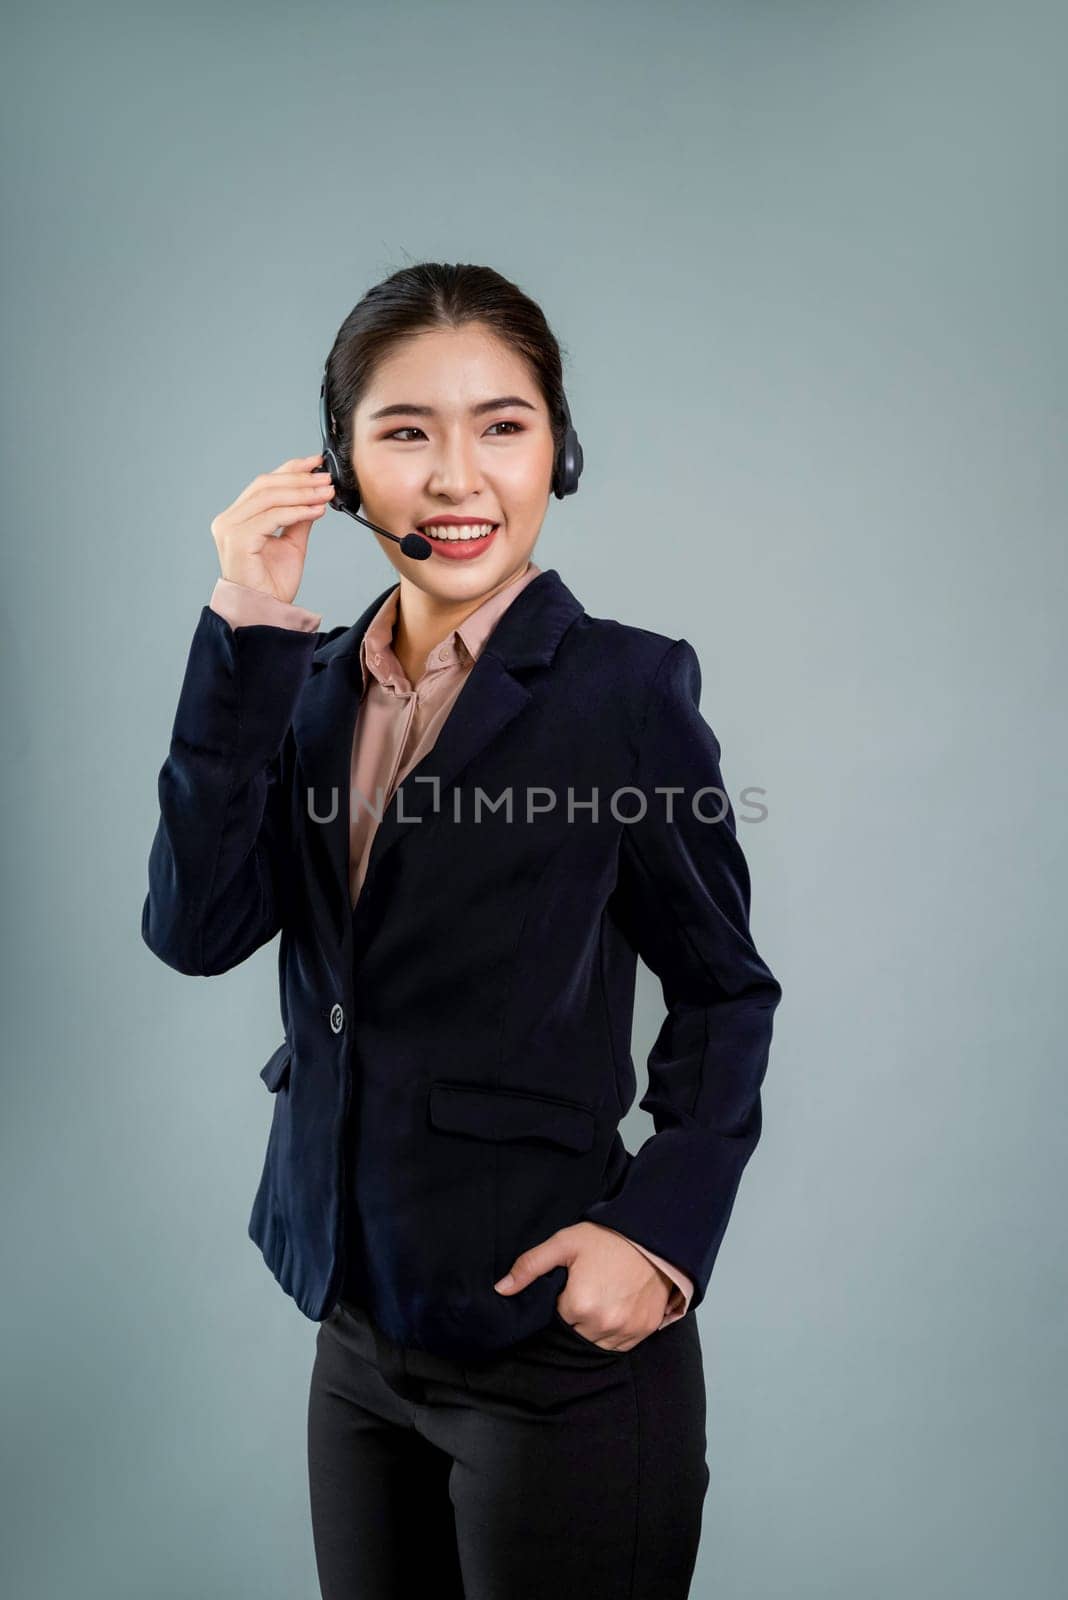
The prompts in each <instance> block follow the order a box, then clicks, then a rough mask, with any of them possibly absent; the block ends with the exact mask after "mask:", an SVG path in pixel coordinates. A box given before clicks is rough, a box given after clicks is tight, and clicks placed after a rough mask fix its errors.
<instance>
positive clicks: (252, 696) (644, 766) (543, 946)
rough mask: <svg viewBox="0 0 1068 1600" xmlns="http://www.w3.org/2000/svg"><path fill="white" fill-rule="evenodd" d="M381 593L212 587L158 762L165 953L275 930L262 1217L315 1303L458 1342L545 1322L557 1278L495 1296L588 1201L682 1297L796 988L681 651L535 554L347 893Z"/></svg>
mask: <svg viewBox="0 0 1068 1600" xmlns="http://www.w3.org/2000/svg"><path fill="white" fill-rule="evenodd" d="M392 587H393V585H392V584H391V585H389V587H388V588H387V589H384V590H383V591H382V593H381V594H380V595H378V596H377V597H376V598H375V599H374V600H372V601H371V603H370V605H369V606H368V607H367V609H366V611H365V612H364V613H363V615H362V616H361V617H360V618H359V620H358V621H357V622H355V623H354V624H353V625H352V626H351V627H339V628H333V629H331V630H330V631H329V632H327V633H302V632H297V631H294V630H292V629H288V628H276V627H268V626H263V625H257V626H249V627H242V628H238V629H233V628H231V627H230V625H229V623H228V622H226V621H225V619H224V618H223V617H221V616H219V615H218V614H217V613H216V612H214V611H213V610H212V609H211V608H210V606H205V607H204V608H203V610H202V612H201V614H200V619H199V622H198V624H197V627H196V631H195V633H194V635H193V640H192V645H191V648H190V652H189V657H188V662H187V666H186V671H185V677H184V681H183V684H182V689H181V695H180V698H179V703H178V709H177V713H176V716H175V720H174V726H173V734H172V739H171V745H170V752H169V754H168V756H167V759H166V761H165V763H164V765H163V768H162V770H161V772H160V775H159V806H160V817H159V824H158V827H157V830H156V834H155V838H154V839H153V842H152V847H151V853H150V857H149V867H148V883H149V887H148V894H147V897H146V899H145V902H144V910H143V915H142V924H141V927H142V934H143V937H144V940H145V942H146V944H147V945H148V946H149V948H150V949H151V950H152V951H154V953H155V954H156V955H157V956H158V957H159V958H160V959H161V960H162V961H164V962H166V963H167V965H168V966H170V967H173V968H174V969H175V970H176V971H178V972H183V973H190V974H199V975H209V974H214V973H222V972H227V971H228V970H230V969H231V968H232V967H235V966H236V965H237V964H238V963H239V962H241V961H244V960H245V959H246V957H248V956H249V955H251V954H252V952H253V951H254V950H257V949H258V948H259V947H260V946H261V945H264V944H266V943H267V942H268V940H270V939H273V938H274V937H275V935H276V934H279V933H280V935H281V938H280V941H279V948H278V973H279V987H280V1006H281V1017H282V1025H283V1028H284V1032H285V1039H284V1042H283V1043H282V1044H281V1045H280V1046H279V1048H278V1049H277V1050H275V1051H274V1053H273V1054H272V1056H271V1058H270V1060H269V1061H268V1062H267V1064H266V1066H265V1067H264V1068H263V1071H262V1076H263V1078H264V1081H265V1082H266V1084H267V1087H268V1089H270V1090H271V1091H272V1092H273V1094H274V1102H273V1105H274V1113H273V1118H272V1122H271V1128H270V1135H269V1139H268V1144H267V1153H266V1159H265V1162H264V1166H263V1174H262V1178H261V1181H260V1184H259V1189H258V1192H257V1194H256V1197H255V1201H254V1204H253V1208H252V1214H251V1217H250V1220H249V1233H250V1235H251V1237H252V1239H253V1240H254V1241H255V1242H256V1244H257V1245H258V1246H259V1248H260V1249H261V1250H262V1252H263V1255H264V1257H265V1259H266V1262H267V1265H268V1266H269V1267H270V1269H271V1271H272V1272H273V1273H274V1275H275V1277H276V1278H277V1279H278V1282H279V1283H280V1284H281V1286H282V1288H283V1289H284V1290H285V1291H286V1292H287V1293H288V1294H290V1295H292V1297H293V1299H294V1300H295V1301H296V1303H297V1305H298V1306H299V1307H300V1309H301V1311H303V1312H304V1314H305V1315H306V1316H308V1317H310V1318H312V1319H314V1320H317V1321H318V1320H322V1319H324V1318H325V1317H326V1316H328V1315H329V1313H330V1311H331V1310H332V1309H333V1307H334V1305H335V1304H336V1302H337V1300H338V1298H339V1296H340V1295H342V1293H344V1297H345V1298H346V1299H349V1298H352V1299H354V1300H356V1301H357V1302H358V1303H360V1304H362V1305H364V1306H365V1307H366V1309H367V1310H368V1311H369V1313H370V1314H371V1315H372V1317H373V1318H374V1320H375V1321H376V1322H377V1323H378V1325H379V1327H380V1328H381V1329H382V1330H383V1331H384V1332H385V1333H387V1334H388V1335H389V1336H390V1337H392V1338H394V1339H396V1340H398V1341H400V1342H401V1343H403V1344H405V1345H408V1346H410V1347H415V1348H420V1349H425V1350H430V1351H434V1352H437V1353H440V1354H443V1355H453V1356H456V1355H465V1354H466V1355H468V1356H472V1357H475V1356H478V1355H487V1356H488V1355H491V1354H493V1353H495V1352H497V1351H499V1350H501V1349H503V1348H504V1347H506V1346H507V1345H509V1344H512V1343H514V1342H515V1341H517V1340H519V1339H523V1338H526V1337H527V1336H529V1335H530V1334H532V1333H534V1332H536V1331H537V1330H539V1329H540V1328H542V1327H544V1326H545V1325H546V1324H547V1323H549V1322H550V1320H551V1319H552V1316H553V1312H554V1309H555V1303H556V1299H557V1297H558V1295H559V1294H560V1292H561V1290H562V1288H563V1286H564V1284H565V1282H566V1276H567V1274H566V1268H564V1267H560V1268H554V1269H553V1270H552V1271H551V1272H549V1273H547V1274H546V1275H545V1276H544V1277H542V1278H540V1279H538V1280H537V1281H536V1282H534V1283H533V1284H531V1285H529V1286H528V1287H527V1288H526V1289H525V1290H523V1291H522V1292H521V1293H519V1294H517V1295H513V1296H502V1295H499V1294H498V1293H497V1292H496V1290H495V1289H494V1288H493V1285H494V1283H495V1282H496V1280H497V1279H498V1278H499V1277H501V1276H502V1275H503V1273H504V1272H505V1271H506V1270H507V1269H508V1267H509V1266H510V1265H511V1263H512V1261H513V1260H514V1258H515V1257H516V1256H517V1255H518V1254H519V1253H520V1251H522V1250H524V1249H527V1248H529V1247H530V1246H532V1245H534V1244H536V1243H538V1242H540V1241H541V1240H543V1239H545V1238H546V1237H547V1236H548V1235H549V1234H551V1233H553V1232H554V1231H555V1230H556V1229H558V1228H561V1227H565V1226H567V1225H570V1224H572V1223H575V1222H578V1221H580V1220H582V1219H589V1220H591V1221H594V1222H600V1223H603V1224H605V1225H606V1226H608V1227H612V1228H616V1229H618V1230H619V1231H620V1232H621V1233H624V1234H626V1235H627V1236H628V1237H630V1238H631V1239H634V1240H636V1241H638V1242H639V1243H641V1244H643V1245H645V1246H646V1247H647V1248H648V1249H649V1250H652V1251H654V1252H655V1253H657V1254H658V1255H661V1256H664V1257H665V1258H666V1259H667V1260H669V1261H671V1262H674V1263H677V1264H678V1265H679V1266H680V1267H682V1268H683V1270H684V1271H685V1272H687V1273H689V1275H690V1277H691V1278H692V1279H693V1282H694V1295H693V1300H692V1302H691V1309H690V1314H692V1313H693V1311H694V1310H696V1308H697V1306H698V1305H699V1304H700V1303H701V1300H702V1299H703V1297H704V1294H705V1290H706V1288H707V1286H708V1281H709V1276H710V1274H711V1271H712V1266H713V1262H714V1260H715V1258H716V1254H717V1251H718V1249H719V1246H720V1242H721V1240H722V1238H723V1233H724V1229H725V1228H726V1225H727V1221H728V1218H729V1216H730V1212H731V1208H732V1206H733V1203H734V1199H735V1193H736V1191H737V1188H738V1184H739V1180H740V1178H741V1174H742V1169H743V1168H744V1166H745V1164H746V1162H747V1161H748V1159H749V1157H750V1155H751V1154H752V1151H753V1149H754V1147H755V1145H756V1143H757V1140H758V1138H759V1135H760V1123H761V1102H760V1086H761V1083H762V1081H763V1078H764V1073H765V1069H766V1066H767V1061H768V1051H769V1046H770V1042H771V1034H772V1014H773V1012H774V1010H775V1007H776V1005H777V1004H778V1001H779V999H780V996H781V989H780V986H779V984H778V982H777V981H776V979H775V978H774V977H773V976H772V974H771V972H770V971H769V969H768V967H767V965H766V964H765V963H764V961H762V960H761V957H760V956H759V954H758V953H757V950H756V948H755V946H754V944H753V940H752V937H751V935H750V931H749V925H748V921H749V900H750V886H749V874H748V870H747V867H746V862H745V859H744V856H743V854H742V850H741V847H740V845H739V843H738V840H737V837H736V830H735V819H734V813H733V810H732V809H731V806H730V802H729V800H727V799H726V798H725V796H724V794H723V780H722V777H721V774H720V767H719V756H720V747H719V743H718V741H717V739H716V736H715V734H714V733H713V731H712V729H711V728H710V727H709V726H708V724H707V723H706V722H705V721H704V719H703V718H702V716H701V713H700V711H699V708H698V705H699V697H700V689H701V674H700V667H699V664H698V660H697V656H696V654H695V652H694V650H693V647H692V646H691V645H690V644H689V643H688V642H687V641H686V640H685V639H679V640H673V639H671V638H669V637H666V636H665V635H663V634H659V633H654V632H651V631H649V630H646V629H644V628H637V627H631V626H627V625H625V624H623V623H620V622H616V621H613V620H610V619H607V618H601V617H592V616H589V615H588V614H587V613H586V611H585V610H584V609H583V607H582V605H581V603H580V602H579V601H578V600H577V599H576V598H575V596H574V595H573V594H572V593H571V591H570V590H569V589H568V588H567V586H566V584H564V582H563V581H562V579H561V578H560V576H559V574H558V573H557V572H556V571H555V570H554V569H552V568H549V569H547V570H546V571H544V572H542V573H540V574H539V576H538V577H537V578H535V579H534V580H533V581H532V582H531V583H530V584H528V585H527V587H526V588H525V589H524V590H523V591H522V592H521V593H520V594H519V595H517V597H516V598H515V600H513V601H512V603H511V604H510V606H509V607H508V609H507V610H506V611H505V612H504V613H503V615H502V617H501V618H500V620H499V621H498V623H497V624H496V626H495V627H494V629H493V631H492V633H491V634H490V636H489V638H488V640H487V642H486V645H485V647H484V649H483V651H482V653H481V654H480V655H479V657H478V659H477V661H476V662H475V664H474V666H473V667H472V669H471V671H470V673H469V675H468V677H467V680H466V681H465V683H464V685H463V688H462V689H461V691H460V694H459V696H458V698H457V700H456V702H455V704H454V706H453V708H452V711H451V712H450V714H449V716H448V718H447V719H446V721H445V723H444V724H443V726H442V728H441V731H440V733H439V734H438V737H437V740H436V742H435V744H434V746H433V748H432V749H431V750H430V751H428V752H427V754H426V755H425V756H424V758H423V759H422V760H421V761H420V762H419V764H418V765H417V766H416V767H415V768H414V769H413V770H412V771H411V772H410V773H409V774H408V776H407V777H406V778H405V780H404V782H403V784H402V785H401V786H400V787H399V789H398V790H397V792H396V794H395V795H394V796H393V798H392V800H391V802H390V804H389V806H388V807H387V808H386V809H385V813H384V816H383V820H382V822H381V824H380V825H379V827H378V829H377V832H376V833H375V836H374V839H373V843H372V847H371V852H370V859H369V863H368V870H367V875H366V878H365V880H364V884H363V887H362V889H361V892H360V894H359V897H358V899H357V901H356V905H355V908H353V907H352V906H351V904H350V900H349V876H348V850H349V804H350V787H349V786H350V761H351V754H352V743H353V732H354V727H355V718H356V714H357V711H358V708H359V700H360V693H361V688H362V677H361V670H360V655H359V647H360V641H361V639H362V637H363V634H364V631H365V629H366V627H367V625H368V623H369V622H370V620H371V618H372V616H373V615H374V613H375V612H376V611H377V609H378V607H379V606H380V605H381V603H382V601H383V600H384V599H385V597H386V595H387V594H388V593H389V590H390V589H391V588H392ZM665 786H668V787H674V790H675V792H674V793H673V794H672V795H671V796H668V795H666V794H665V793H664V792H663V790H664V787H665ZM368 799H369V800H370V801H371V802H372V803H374V802H376V800H377V797H376V796H369V797H368ZM669 804H670V809H669ZM509 812H510V814H509ZM717 818H718V819H719V820H716V819H717ZM639 955H640V956H641V957H642V959H643V960H644V961H645V962H646V963H647V964H648V966H649V967H650V968H651V969H652V970H653V972H654V973H656V974H657V975H658V977H659V978H660V980H661V984H662V988H663V994H664V1001H665V1004H666V1007H667V1014H666V1016H665V1018H664V1022H663V1025H662V1027H661V1028H660V1031H659V1035H658V1037H657V1039H656V1042H655V1044H654V1046H653V1049H652V1051H651V1053H650V1056H649V1063H648V1066H649V1086H648V1090H647V1092H646V1094H645V1096H644V1098H643V1099H642V1101H641V1106H642V1108H643V1109H644V1110H646V1111H648V1112H650V1113H651V1115H652V1118H653V1124H654V1127H655V1130H656V1131H655V1133H654V1134H652V1135H651V1136H650V1137H649V1138H648V1139H647V1140H646V1142H645V1143H644V1144H643V1145H642V1146H641V1148H640V1149H639V1150H638V1152H637V1153H636V1154H632V1153H631V1152H630V1151H628V1150H627V1149H626V1147H625V1146H624V1144H623V1141H622V1139H621V1138H620V1135H619V1132H618V1125H619V1122H620V1119H621V1118H622V1117H623V1116H624V1115H625V1114H626V1112H627V1111H628V1109H629V1108H630V1106H631V1104H632V1102H633V1100H634V1095H635V1090H636V1080H635V1071H634V1064H633V1061H632V1058H631V1022H632V1015H633V1001H634V982H635V968H636V958H637V956H639Z"/></svg>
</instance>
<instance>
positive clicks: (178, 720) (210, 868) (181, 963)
mask: <svg viewBox="0 0 1068 1600" xmlns="http://www.w3.org/2000/svg"><path fill="white" fill-rule="evenodd" d="M334 631H335V632H336V631H338V630H334ZM322 637H323V636H322V635H320V634H319V633H318V632H306V631H300V630H297V629H295V628H291V627H272V626H268V625H255V626H248V627H240V628H236V629H235V628H233V627H231V625H230V623H229V622H227V620H226V619H225V618H224V617H223V616H221V615H220V614H219V613H218V612H217V611H215V610H213V609H212V608H211V607H210V606H207V605H206V606H204V607H203V608H202V610H201V613H200V620H199V622H198V623H197V627H196V631H195V633H194V635H193V641H192V645H191V647H190V651H189V657H188V660H187V663H186V670H185V677H184V680H183V683H182V688H181V693H180V696H179V700H178V709H177V713H176V715H175V719H174V725H173V729H172V732H171V741H170V751H169V753H168V755H167V759H166V761H165V762H164V763H163V767H162V769H161V771H160V774H159V780H158V795H159V822H158V825H157V827H156V832H155V837H154V838H153V840H152V845H151V848H150V851H149V859H148V894H147V896H146V898H145V902H144V907H143V910H142V914H141V935H142V938H143V939H144V941H145V943H146V944H147V945H148V947H149V949H150V950H152V951H153V952H154V954H155V955H157V956H158V957H159V958H160V960H161V961H163V962H165V963H166V964H167V966H169V967H173V968H174V969H175V971H177V972H183V973H187V974H189V975H192V976H199V977H208V976H211V975H213V974H215V973H221V972H227V971H229V969H230V968H231V967H235V966H237V965H238V963H239V962H241V961H244V960H245V958H246V957H247V956H249V955H251V954H252V952H253V951H254V950H257V949H259V947H260V946H261V945H263V944H266V943H267V941H268V940H269V939H271V938H273V937H274V935H275V934H276V933H277V932H278V931H279V928H280V927H281V924H282V895H283V889H284V880H285V877H286V872H287V868H286V862H287V826H288V823H287V817H288V795H287V792H286V782H285V774H286V772H287V771H290V770H291V768H290V766H289V762H290V759H291V754H292V751H291V745H292V734H291V732H290V724H291V722H292V718H293V712H294V709H295V706H296V702H297V698H298V696H299V694H300V691H301V688H302V686H303V684H304V681H305V679H306V678H307V675H308V672H309V670H310V667H311V660H312V655H313V654H314V651H315V647H316V644H317V642H319V641H320V639H321V638H322ZM330 637H332V635H330Z"/></svg>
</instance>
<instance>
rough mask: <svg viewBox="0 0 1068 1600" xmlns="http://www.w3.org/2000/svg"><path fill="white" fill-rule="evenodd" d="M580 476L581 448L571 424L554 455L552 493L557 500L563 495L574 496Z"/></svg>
mask: <svg viewBox="0 0 1068 1600" xmlns="http://www.w3.org/2000/svg"><path fill="white" fill-rule="evenodd" d="M581 475H582V446H581V445H580V444H579V438H578V434H577V433H576V432H575V430H574V428H573V427H572V426H571V424H570V423H569V424H568V427H567V432H566V433H565V434H564V437H563V441H562V442H561V445H560V448H559V450H558V451H557V453H556V463H555V465H554V468H553V493H554V494H555V495H556V498H557V499H558V500H562V499H563V498H564V496H565V495H569V494H574V493H575V491H576V490H577V489H578V486H579V478H580V477H581Z"/></svg>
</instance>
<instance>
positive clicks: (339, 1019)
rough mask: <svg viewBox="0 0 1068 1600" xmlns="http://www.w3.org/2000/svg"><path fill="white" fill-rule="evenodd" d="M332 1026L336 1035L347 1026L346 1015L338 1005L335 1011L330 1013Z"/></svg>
mask: <svg viewBox="0 0 1068 1600" xmlns="http://www.w3.org/2000/svg"><path fill="white" fill-rule="evenodd" d="M330 1026H331V1027H332V1028H333V1030H334V1032H335V1033H340V1032H341V1030H342V1028H343V1027H344V1026H345V1013H344V1012H343V1011H342V1009H341V1007H340V1006H338V1005H335V1006H334V1009H333V1010H332V1011H331V1013H330Z"/></svg>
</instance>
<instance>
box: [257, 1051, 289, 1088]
mask: <svg viewBox="0 0 1068 1600" xmlns="http://www.w3.org/2000/svg"><path fill="white" fill-rule="evenodd" d="M291 1055H292V1047H291V1046H290V1043H289V1040H288V1039H287V1040H286V1041H285V1043H284V1044H280V1045H279V1046H278V1049H277V1050H276V1051H275V1052H274V1054H273V1055H272V1056H271V1057H270V1058H269V1059H268V1061H267V1063H266V1065H265V1066H263V1067H261V1069H260V1077H261V1078H262V1079H263V1081H264V1083H265V1084H266V1085H267V1087H268V1089H270V1091H271V1093H272V1094H276V1093H277V1091H278V1090H279V1089H280V1088H281V1087H282V1085H283V1084H284V1083H285V1082H286V1080H287V1079H288V1077H289V1058H290V1056H291Z"/></svg>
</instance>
